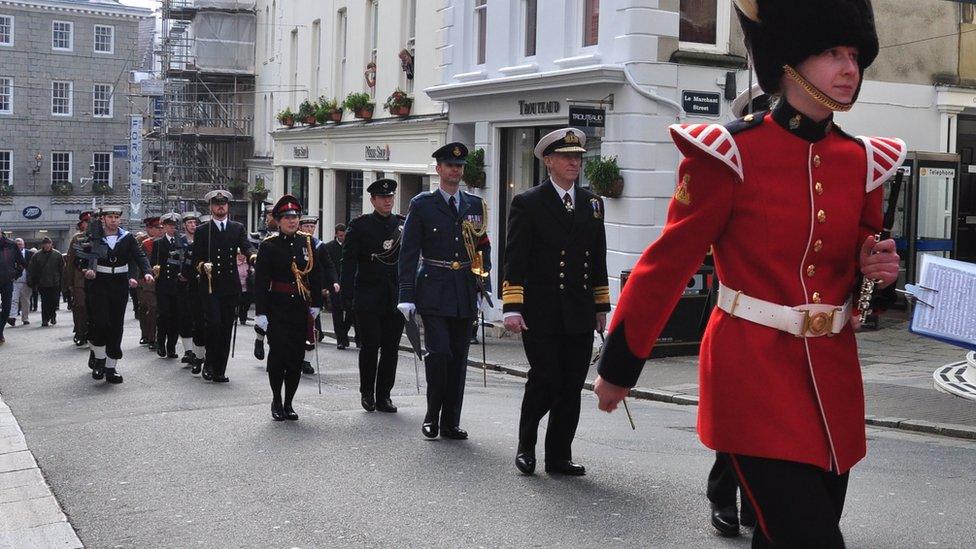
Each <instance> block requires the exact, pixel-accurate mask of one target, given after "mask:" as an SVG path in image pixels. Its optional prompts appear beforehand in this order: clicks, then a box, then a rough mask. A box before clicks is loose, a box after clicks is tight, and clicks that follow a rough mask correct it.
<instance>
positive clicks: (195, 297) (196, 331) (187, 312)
mask: <svg viewBox="0 0 976 549" xmlns="http://www.w3.org/2000/svg"><path fill="white" fill-rule="evenodd" d="M179 300H180V307H179V317H180V323H179V324H180V337H189V338H193V345H195V346H197V347H204V346H206V344H207V331H206V329H205V328H206V326H205V325H204V322H203V307H202V305H201V302H200V294H199V293H198V291H197V286H196V285H195V284H188V285H187V286H186V287H185V288H181V289H180V292H179Z"/></svg>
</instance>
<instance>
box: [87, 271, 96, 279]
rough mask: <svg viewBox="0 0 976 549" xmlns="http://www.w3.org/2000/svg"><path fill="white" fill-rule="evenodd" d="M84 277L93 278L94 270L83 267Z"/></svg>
mask: <svg viewBox="0 0 976 549" xmlns="http://www.w3.org/2000/svg"><path fill="white" fill-rule="evenodd" d="M85 278H87V279H88V280H95V271H93V270H91V269H85Z"/></svg>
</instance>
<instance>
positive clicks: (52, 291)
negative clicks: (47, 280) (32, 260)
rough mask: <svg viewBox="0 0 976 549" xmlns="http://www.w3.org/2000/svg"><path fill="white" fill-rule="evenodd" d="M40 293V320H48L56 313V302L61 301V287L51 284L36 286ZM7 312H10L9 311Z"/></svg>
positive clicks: (52, 318)
mask: <svg viewBox="0 0 976 549" xmlns="http://www.w3.org/2000/svg"><path fill="white" fill-rule="evenodd" d="M37 291H38V292H39V293H40V294H41V322H50V321H51V320H54V319H55V318H56V315H57V314H58V303H60V301H61V288H59V287H57V286H51V287H48V288H38V290H37ZM7 314H10V313H9V312H8V313H7Z"/></svg>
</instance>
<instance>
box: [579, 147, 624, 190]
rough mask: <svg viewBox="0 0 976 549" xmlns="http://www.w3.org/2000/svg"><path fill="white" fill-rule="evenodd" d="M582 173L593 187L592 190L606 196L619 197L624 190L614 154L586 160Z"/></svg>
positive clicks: (622, 179)
mask: <svg viewBox="0 0 976 549" xmlns="http://www.w3.org/2000/svg"><path fill="white" fill-rule="evenodd" d="M583 175H585V176H586V180H587V181H589V182H590V186H591V187H593V192H595V193H596V194H598V195H600V196H605V197H607V198H619V197H620V195H621V194H623V192H624V178H623V177H620V167H619V166H617V157H616V156H604V157H602V158H593V159H590V160H589V161H587V163H586V166H584V167H583Z"/></svg>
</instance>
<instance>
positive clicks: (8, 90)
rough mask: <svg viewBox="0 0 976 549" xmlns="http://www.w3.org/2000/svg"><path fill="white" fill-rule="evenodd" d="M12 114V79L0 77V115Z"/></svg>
mask: <svg viewBox="0 0 976 549" xmlns="http://www.w3.org/2000/svg"><path fill="white" fill-rule="evenodd" d="M13 112H14V79H13V78H7V77H4V76H0V114H11V113H13Z"/></svg>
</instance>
